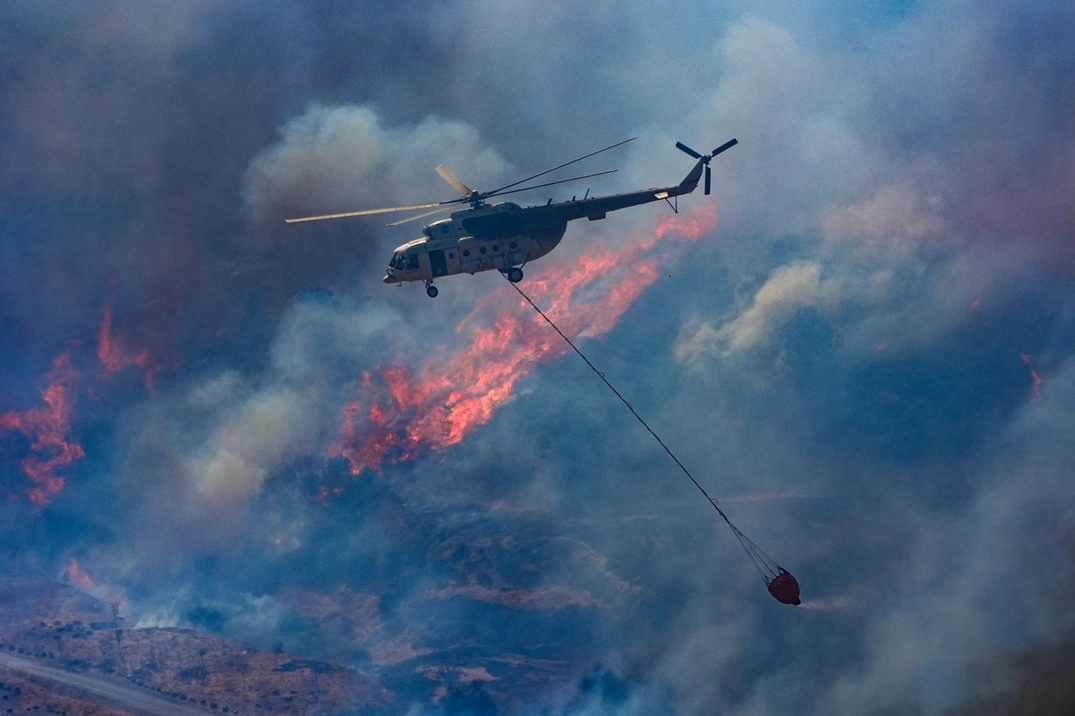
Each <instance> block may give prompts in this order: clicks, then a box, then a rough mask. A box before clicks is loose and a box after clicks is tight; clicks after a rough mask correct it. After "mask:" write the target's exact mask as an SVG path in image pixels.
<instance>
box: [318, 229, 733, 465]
mask: <svg viewBox="0 0 1075 716" xmlns="http://www.w3.org/2000/svg"><path fill="white" fill-rule="evenodd" d="M716 225H717V215H716V212H715V211H714V210H713V209H712V208H706V209H701V210H698V211H695V212H693V213H692V214H690V215H686V216H685V215H683V214H673V215H669V216H665V217H663V218H662V219H661V220H660V221H659V222H658V224H657V227H656V229H655V230H654V232H653V234H652V235H651V236H648V237H645V238H642V239H638V240H635V241H632V242H631V243H630V244H629V245H628V246H627V247H626V248H623V249H620V250H616V249H612V248H608V247H603V246H601V245H596V246H594V247H593V248H592V249H591V250H590V251H588V252H587V253H586V254H584V255H583V256H581V257H579V258H578V259H577V260H575V261H574V262H572V263H559V264H555V263H554V264H551V265H548V264H546V265H545V267H544V270H543V272H542V274H541V276H540V277H539V278H536V279H531V280H528V281H527V283H526V291H527V294H528V295H529V296H530V297H531V298H532V299H533V300H534V301H535V303H538V304H539V305H542V306H543V308H544V310H545V313H546V315H548V317H549V318H550V319H552V321H553V322H555V323H556V324H557V325H558V326H559V327H560V330H562V331H563V332H564V334H565V335H567V336H568V337H570V338H572V339H576V338H580V337H591V338H592V337H597V336H601V335H604V334H605V333H607V332H608V331H610V330H611V329H612V328H613V326H615V325H616V322H617V321H618V320H619V318H620V316H621V315H623V313H624V311H626V310H627V309H628V308H629V307H630V306H631V304H632V303H634V301H635V299H637V298H638V297H639V296H640V295H641V294H642V292H643V291H644V290H645V289H646V288H647V287H648V286H649V285H650V284H652V283H653V282H654V281H656V280H657V278H658V276H659V275H660V271H659V266H660V264H661V263H662V262H663V261H665V260H667V259H668V257H669V254H670V253H671V251H669V252H666V253H665V254H660V253H658V252H656V251H655V250H654V249H655V247H656V246H657V245H658V243H659V242H661V241H662V240H664V239H665V238H666V237H667V238H671V239H678V240H679V241H680V242H690V241H696V240H698V239H700V238H701V237H702V236H704V235H705V234H707V233H709V232H710V231H712V230H713V229H714V228H715V227H716ZM505 307H506V308H505ZM490 313H493V317H492V319H491V320H488V319H487V317H488V316H489V315H490ZM456 331H457V332H459V333H462V332H469V336H470V340H469V342H468V343H467V345H465V346H464V347H463V348H461V349H460V350H458V351H456V352H455V353H454V354H451V355H449V356H447V357H446V358H441V357H438V358H434V359H431V360H429V361H427V362H426V363H425V364H424V365H423V366H422V367H421V368H420V369H419V370H418V371H417V375H415V374H414V371H412V370H411V369H410V368H408V367H407V366H404V365H393V366H389V367H387V368H384V369H382V370H380V371H379V376H377V377H379V378H380V380H379V381H376V380H374V377H373V376H371V375H370V374H369V373H366V374H364V375H363V378H362V382H361V385H360V390H361V391H362V392H363V393H364V394H365V393H371V392H372V393H380V394H379V395H374V396H371V397H368V398H364V399H363V401H359V400H358V399H357V398H356V399H355V400H353V401H351V402H350V403H348V404H347V405H345V406H344V407H343V409H342V414H343V420H342V427H341V430H340V442H339V443H338V444H336V445H333V446H331V447H330V448H329V450H328V452H329V453H330V454H333V455H342V456H343V457H345V458H347V460H348V461H349V462H350V464H351V472H352V473H353V474H355V475H357V474H359V473H360V472H362V471H363V470H374V471H379V470H380V469H381V468H382V467H383V466H384V465H385V464H386V463H387V464H391V463H398V462H401V461H404V460H410V459H413V458H414V457H416V456H417V455H418V454H419V452H420V451H422V450H423V449H426V450H434V451H437V450H443V449H445V448H448V447H450V446H452V445H456V444H458V443H459V442H461V441H462V440H463V439H464V438H465V437H466V435H467V434H468V433H469V432H470V431H472V430H473V429H474V428H476V427H479V426H481V425H484V424H485V423H487V422H488V421H489V420H490V419H491V418H492V416H493V413H494V412H495V411H496V409H497V407H498V406H500V405H501V404H503V403H504V401H506V400H507V399H508V398H509V397H510V396H511V393H512V390H513V388H514V386H515V383H516V381H518V380H519V379H520V378H522V377H524V376H526V375H527V374H529V373H530V372H531V371H532V370H533V369H534V368H535V367H536V366H538V365H539V364H541V363H545V362H547V361H550V360H553V359H555V358H558V357H559V356H561V355H563V354H564V353H566V352H567V351H568V350H570V348H569V347H568V346H567V345H566V344H565V343H564V342H563V340H562V339H561V338H560V337H559V336H558V335H556V333H555V332H553V331H551V330H550V329H549V327H548V326H546V325H545V324H544V322H543V321H542V320H541V318H540V317H538V316H535V315H534V314H533V313H532V312H531V309H530V307H529V306H527V305H526V304H525V303H524V302H523V301H522V300H521V299H520V298H519V297H518V295H517V294H516V293H515V292H514V291H513V290H512V288H511V287H509V286H503V287H501V288H499V289H497V290H495V291H493V292H492V293H490V294H489V295H487V296H485V297H484V298H483V299H481V300H480V301H479V302H478V304H477V305H476V306H475V308H474V310H473V311H471V313H470V315H468V316H467V317H466V318H464V319H463V320H462V321H461V322H460V323H459V325H458V326H457V327H456ZM374 383H378V384H379V385H376V386H375V385H374ZM378 388H379V389H380V390H378ZM363 402H365V403H367V404H368V405H369V407H368V408H367V409H365V410H363V408H362V403H363Z"/></svg>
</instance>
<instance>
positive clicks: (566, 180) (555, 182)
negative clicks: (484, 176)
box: [486, 169, 616, 196]
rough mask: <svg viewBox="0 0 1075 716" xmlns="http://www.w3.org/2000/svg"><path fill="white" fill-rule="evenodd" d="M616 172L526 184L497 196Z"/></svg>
mask: <svg viewBox="0 0 1075 716" xmlns="http://www.w3.org/2000/svg"><path fill="white" fill-rule="evenodd" d="M615 173H616V170H615V169H607V170H605V171H603V172H597V173H595V174H583V175H582V176H580V177H571V178H570V179H561V180H560V181H551V182H548V183H547V184H535V185H534V186H524V187H520V188H518V189H512V190H511V191H502V192H500V193H498V194H497V196H504V195H505V194H517V193H518V192H520V191H530V190H531V189H540V188H541V187H543V186H552V185H553V184H564V183H566V182H569V181H578V180H579V179H589V178H590V177H599V176H603V175H605V174H615ZM486 196H490V195H489V194H486Z"/></svg>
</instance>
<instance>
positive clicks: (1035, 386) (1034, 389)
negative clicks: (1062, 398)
mask: <svg viewBox="0 0 1075 716" xmlns="http://www.w3.org/2000/svg"><path fill="white" fill-rule="evenodd" d="M1019 357H1020V358H1022V359H1023V362H1024V363H1026V364H1027V367H1028V368H1030V381H1031V382H1030V402H1032V403H1033V402H1035V401H1037V399H1038V396H1039V395H1041V376H1040V375H1038V371H1036V370H1034V364H1033V363H1032V362H1031V359H1032V358H1033V357H1034V356H1032V355H1030V354H1029V353H1020V354H1019Z"/></svg>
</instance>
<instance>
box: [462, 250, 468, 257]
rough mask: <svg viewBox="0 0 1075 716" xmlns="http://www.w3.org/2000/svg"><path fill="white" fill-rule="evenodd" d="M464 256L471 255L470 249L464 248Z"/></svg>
mask: <svg viewBox="0 0 1075 716" xmlns="http://www.w3.org/2000/svg"><path fill="white" fill-rule="evenodd" d="M463 256H464V258H465V257H467V256H470V249H463Z"/></svg>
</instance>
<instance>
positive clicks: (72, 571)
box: [67, 557, 93, 588]
mask: <svg viewBox="0 0 1075 716" xmlns="http://www.w3.org/2000/svg"><path fill="white" fill-rule="evenodd" d="M67 576H68V578H70V580H71V581H72V582H74V583H75V584H77V585H78V586H80V587H85V588H89V587H92V586H93V580H92V579H90V576H89V575H88V574H86V573H85V572H83V571H82V567H79V566H78V560H77V559H75V558H74V557H68V559H67Z"/></svg>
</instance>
